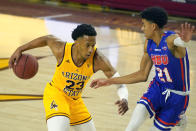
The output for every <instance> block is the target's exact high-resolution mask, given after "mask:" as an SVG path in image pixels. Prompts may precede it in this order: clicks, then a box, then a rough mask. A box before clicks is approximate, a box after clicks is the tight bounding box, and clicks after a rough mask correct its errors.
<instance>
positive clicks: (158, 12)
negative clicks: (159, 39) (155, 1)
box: [140, 7, 168, 28]
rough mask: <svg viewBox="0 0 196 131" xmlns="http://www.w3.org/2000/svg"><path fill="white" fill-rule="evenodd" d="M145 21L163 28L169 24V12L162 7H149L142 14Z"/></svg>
mask: <svg viewBox="0 0 196 131" xmlns="http://www.w3.org/2000/svg"><path fill="white" fill-rule="evenodd" d="M140 16H141V17H142V18H143V19H146V20H148V21H151V22H153V23H155V24H157V25H158V27H159V28H163V27H164V25H166V24H167V20H168V16H167V12H166V11H165V10H164V9H163V8H160V7H149V8H146V9H145V10H144V11H142V12H141V13H140Z"/></svg>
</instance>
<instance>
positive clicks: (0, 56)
mask: <svg viewBox="0 0 196 131" xmlns="http://www.w3.org/2000/svg"><path fill="white" fill-rule="evenodd" d="M9 8H10V10H11V7H9ZM14 8H15V11H12V12H8V11H7V12H6V11H5V10H3V6H2V7H1V8H0V131H47V128H46V121H45V112H44V107H43V103H42V94H43V91H44V87H45V85H46V83H47V82H49V81H50V80H51V79H52V76H53V73H54V71H55V66H56V60H55V57H54V56H53V55H52V52H51V51H50V49H49V48H48V47H43V48H38V49H33V50H29V51H27V52H25V53H30V54H32V55H34V56H37V58H38V62H39V70H38V73H37V75H36V76H35V77H33V78H32V79H28V80H22V79H19V78H17V77H16V76H15V75H14V73H13V71H12V69H8V68H7V66H8V59H9V57H10V55H11V54H12V53H13V51H14V50H15V49H16V48H17V47H18V46H20V45H22V44H25V43H26V42H28V41H30V40H32V39H34V38H37V37H39V36H43V35H47V34H53V35H55V36H57V37H59V38H60V39H62V40H64V41H69V42H72V39H71V35H70V34H71V32H72V30H73V29H74V28H75V27H76V26H77V25H78V24H81V23H84V22H86V23H92V24H93V25H95V28H96V30H97V33H98V36H97V45H96V46H97V47H98V49H99V50H100V51H101V52H102V53H103V54H104V55H105V56H106V57H107V58H108V59H109V60H110V62H111V63H112V65H113V66H114V67H115V68H116V69H117V70H118V72H119V73H120V74H121V75H126V74H129V73H132V72H134V71H137V70H138V69H139V64H140V60H141V56H142V55H143V45H144V40H145V38H144V35H143V33H141V31H139V25H141V23H140V22H139V20H138V21H137V22H134V21H131V20H129V18H130V16H129V15H123V16H122V15H119V17H118V14H112V13H111V14H109V13H104V12H99V13H97V12H95V11H85V12H86V13H84V15H83V16H82V15H81V14H82V13H83V10H78V9H76V10H75V9H70V8H67V9H64V12H61V11H59V12H58V11H56V12H50V13H45V14H44V13H42V14H39V13H40V12H39V13H38V14H37V15H35V13H34V12H36V10H31V11H29V12H31V13H29V14H25V13H27V12H25V11H24V12H23V13H21V14H20V13H19V12H20V11H19V10H21V8H19V7H18V8H17V7H14ZM16 8H17V9H18V10H17V9H16ZM53 8H55V7H53ZM12 9H13V8H12ZM13 10H14V9H13ZM59 10H61V9H59ZM71 10H72V11H71ZM26 11H27V9H26ZM2 12H3V13H2ZM48 12H49V11H48ZM88 13H89V14H90V15H89V14H88ZM77 15H78V17H77ZM88 15H89V16H88ZM92 16H93V17H92ZM97 16H99V17H98V18H99V19H98V18H96V17H97ZM101 16H104V18H101ZM106 16H108V17H109V16H111V17H112V18H111V19H112V20H111V19H109V18H107V17H106ZM76 17H77V18H78V19H76ZM82 17H84V19H82ZM90 18H92V19H90ZM93 18H94V19H93ZM116 18H117V19H116ZM122 19H126V21H125V22H127V23H125V24H123V23H122V22H123V21H122ZM133 19H134V18H133ZM85 20H86V21H85ZM90 20H92V22H89V21H90ZM110 20H111V21H110ZM80 21H81V22H80ZM119 21H120V22H119ZM128 21H129V22H132V24H130V23H129V22H128ZM179 21H181V20H179ZM101 22H103V24H101ZM110 22H111V24H109V23H110ZM177 22H178V21H177ZM98 23H99V24H98ZM129 24H130V26H129ZM193 24H195V23H194V22H193ZM118 25H119V26H118ZM135 25H136V26H135ZM172 25H173V26H172ZM125 26H126V27H127V28H124V27H125ZM177 26H178V25H177ZM129 27H130V28H129ZM136 27H138V28H136ZM172 27H175V28H176V24H175V23H170V27H169V26H168V28H169V29H173V28H172ZM188 50H189V60H190V78H191V93H190V102H189V108H188V110H187V113H186V114H187V117H188V126H187V131H194V130H195V128H196V104H195V101H196V59H195V57H196V52H195V50H196V41H195V40H192V41H191V42H190V43H189V46H188ZM153 76H154V68H153V69H152V71H151V73H150V76H149V78H148V81H147V82H143V83H139V84H132V85H127V87H128V90H129V111H128V112H127V113H126V114H125V115H124V116H120V115H118V113H117V107H116V106H115V105H114V103H115V101H116V100H118V96H117V93H116V86H109V87H102V88H99V89H91V88H90V87H89V84H90V82H91V81H92V80H93V79H96V78H102V77H105V76H104V75H103V73H102V72H98V73H96V74H94V75H93V76H92V78H91V80H90V81H89V83H88V85H87V86H86V88H85V90H84V92H83V98H84V102H85V104H86V106H87V108H88V110H89V112H90V113H91V114H92V116H93V120H94V123H95V126H96V128H97V131H123V130H125V128H126V126H127V124H128V122H129V120H130V117H131V114H132V112H133V109H134V107H135V106H136V102H137V100H139V98H140V97H141V96H142V94H143V93H144V92H145V91H146V90H147V87H148V84H149V82H150V81H151V80H152V78H153ZM152 123H153V119H148V120H147V121H146V122H145V123H144V124H143V125H142V126H141V128H140V131H148V130H149V129H150V127H151V126H152ZM174 130H175V129H174Z"/></svg>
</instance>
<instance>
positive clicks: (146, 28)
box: [141, 19, 154, 39]
mask: <svg viewBox="0 0 196 131" xmlns="http://www.w3.org/2000/svg"><path fill="white" fill-rule="evenodd" d="M141 30H142V31H143V32H144V34H145V37H146V39H150V38H151V37H152V34H153V30H154V23H152V22H150V21H148V20H146V19H142V28H141Z"/></svg>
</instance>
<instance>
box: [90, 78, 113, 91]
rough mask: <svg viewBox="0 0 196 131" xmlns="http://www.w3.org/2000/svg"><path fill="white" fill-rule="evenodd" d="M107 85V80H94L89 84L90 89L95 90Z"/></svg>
mask: <svg viewBox="0 0 196 131" xmlns="http://www.w3.org/2000/svg"><path fill="white" fill-rule="evenodd" d="M109 85H110V84H109V82H108V80H107V79H96V80H93V81H92V82H91V84H90V87H91V88H95V89H96V88H99V87H101V86H109Z"/></svg>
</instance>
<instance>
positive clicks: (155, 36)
mask: <svg viewBox="0 0 196 131" xmlns="http://www.w3.org/2000/svg"><path fill="white" fill-rule="evenodd" d="M163 34H164V32H163V30H158V31H155V32H154V34H153V36H152V40H153V41H154V42H155V43H156V45H157V46H159V44H160V42H161V39H162V36H163Z"/></svg>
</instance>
